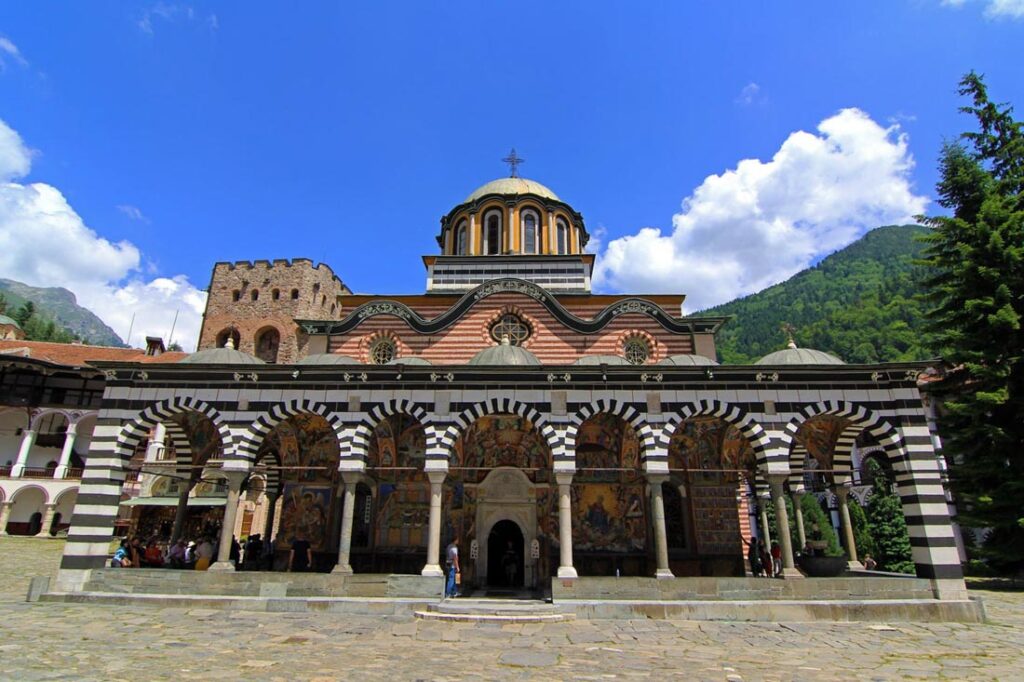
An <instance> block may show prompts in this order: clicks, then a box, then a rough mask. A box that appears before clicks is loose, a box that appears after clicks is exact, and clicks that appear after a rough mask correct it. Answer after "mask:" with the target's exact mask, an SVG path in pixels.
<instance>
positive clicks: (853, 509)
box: [846, 495, 902, 562]
mask: <svg viewBox="0 0 1024 682" xmlns="http://www.w3.org/2000/svg"><path fill="white" fill-rule="evenodd" d="M846 507H847V509H848V510H849V511H850V525H851V526H853V541H854V543H856V545H857V558H858V559H860V560H861V561H862V562H863V561H864V557H866V556H867V555H869V554H870V555H871V556H872V557H874V558H875V560H876V561H877V560H878V557H877V555H878V550H876V549H875V540H874V538H872V537H871V527H870V524H868V517H867V514H865V513H864V507H862V506H860V502H858V501H857V498H856V497H854V496H853V495H850V496H849V497H848V498H847V500H846ZM901 513H902V511H901Z"/></svg>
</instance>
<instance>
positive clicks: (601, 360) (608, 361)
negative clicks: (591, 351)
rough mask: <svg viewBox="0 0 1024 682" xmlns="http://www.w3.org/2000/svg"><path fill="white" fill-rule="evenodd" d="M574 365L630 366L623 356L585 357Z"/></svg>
mask: <svg viewBox="0 0 1024 682" xmlns="http://www.w3.org/2000/svg"><path fill="white" fill-rule="evenodd" d="M572 364H574V365H628V364H629V363H628V362H626V358H624V357H622V356H621V355H584V356H583V357H582V358H580V359H579V360H577V361H576V362H574V363H572Z"/></svg>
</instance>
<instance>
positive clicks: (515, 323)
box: [491, 313, 531, 346]
mask: <svg viewBox="0 0 1024 682" xmlns="http://www.w3.org/2000/svg"><path fill="white" fill-rule="evenodd" d="M530 333H531V331H530V325H529V324H527V323H526V321H525V320H524V319H523V318H521V317H519V316H518V315H516V314H515V313H505V314H504V315H502V316H501V317H499V318H498V320H497V321H496V322H495V323H494V324H492V325H491V338H492V339H494V340H495V341H497V342H498V343H501V342H502V340H503V339H505V338H507V339H508V340H509V343H511V344H512V345H513V346H521V345H523V342H524V341H526V339H528V338H530Z"/></svg>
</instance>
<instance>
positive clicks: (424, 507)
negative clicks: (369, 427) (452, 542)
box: [366, 414, 430, 550]
mask: <svg viewBox="0 0 1024 682" xmlns="http://www.w3.org/2000/svg"><path fill="white" fill-rule="evenodd" d="M426 452H427V439H426V434H425V432H424V430H423V426H422V425H421V424H420V423H419V422H418V421H416V420H415V419H413V418H412V417H410V416H408V415H404V414H396V415H392V416H390V417H388V418H387V419H384V420H381V422H380V423H379V424H378V425H377V427H376V429H374V432H373V436H372V437H371V438H370V444H369V447H368V449H367V461H366V464H367V467H368V472H369V473H370V475H371V476H373V477H374V478H375V479H376V481H377V500H376V513H375V515H374V520H373V527H374V544H375V545H376V546H377V547H378V548H382V549H387V548H391V549H395V550H408V549H410V548H419V547H426V545H427V539H428V538H427V531H428V524H429V520H430V485H429V482H428V481H427V477H426V474H425V473H424V472H423V463H424V460H425V458H426Z"/></svg>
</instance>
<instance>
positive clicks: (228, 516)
mask: <svg viewBox="0 0 1024 682" xmlns="http://www.w3.org/2000/svg"><path fill="white" fill-rule="evenodd" d="M247 476H248V472H245V471H232V472H230V473H228V472H224V478H225V479H227V482H228V499H227V503H226V504H225V505H224V521H223V523H222V524H221V527H220V544H219V545H218V547H217V561H216V563H214V564H212V565H211V566H210V570H211V571H233V570H235V562H234V561H232V560H231V540H232V539H233V538H234V537H235V518H236V517H237V516H238V501H239V499H240V498H241V496H242V483H244V482H245V479H246V477H247Z"/></svg>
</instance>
